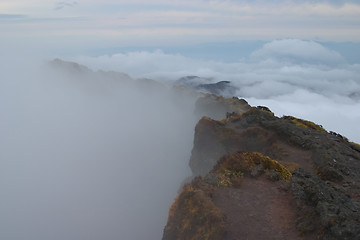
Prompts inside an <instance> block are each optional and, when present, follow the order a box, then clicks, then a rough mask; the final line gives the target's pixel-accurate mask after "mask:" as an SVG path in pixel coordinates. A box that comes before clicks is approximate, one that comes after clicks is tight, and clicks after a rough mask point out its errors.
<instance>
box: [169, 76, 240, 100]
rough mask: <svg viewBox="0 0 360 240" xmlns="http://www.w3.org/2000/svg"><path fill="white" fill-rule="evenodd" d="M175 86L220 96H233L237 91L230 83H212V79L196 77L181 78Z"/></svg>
mask: <svg viewBox="0 0 360 240" xmlns="http://www.w3.org/2000/svg"><path fill="white" fill-rule="evenodd" d="M175 85H176V86H179V85H182V86H186V87H188V88H190V89H193V90H196V91H200V92H204V93H209V94H216V95H222V96H233V95H234V94H235V92H236V90H237V88H236V87H235V86H233V85H232V84H231V82H230V81H219V82H214V79H213V78H204V77H198V76H186V77H182V78H180V79H178V80H177V81H176V82H175Z"/></svg>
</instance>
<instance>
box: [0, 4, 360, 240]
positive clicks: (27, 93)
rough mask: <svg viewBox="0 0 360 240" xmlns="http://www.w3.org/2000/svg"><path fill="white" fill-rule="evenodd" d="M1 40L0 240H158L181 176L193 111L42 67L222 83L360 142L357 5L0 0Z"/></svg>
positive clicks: (158, 97) (184, 174)
mask: <svg viewBox="0 0 360 240" xmlns="http://www.w3.org/2000/svg"><path fill="white" fill-rule="evenodd" d="M0 33H1V34H0V132H1V133H2V134H1V135H0V192H1V193H2V196H5V197H3V199H2V201H1V202H0V212H1V213H2V214H1V215H0V238H1V239H14V240H25V239H26V240H32V239H34V240H35V239H36V240H41V239H44V240H47V239H59V240H62V239H70V240H72V239H73V240H77V239H84V238H86V239H105V240H112V239H129V240H132V239H136V240H141V239H159V238H161V234H162V230H163V227H164V225H165V223H166V218H167V212H168V208H169V206H170V204H171V202H172V201H173V199H174V197H175V195H176V191H177V190H178V187H179V185H180V183H181V181H182V179H184V178H185V177H187V176H188V175H189V169H188V167H187V164H188V160H189V155H190V152H191V147H192V141H193V130H194V126H195V123H196V121H195V120H194V116H193V115H192V113H193V109H192V108H191V106H192V104H190V103H189V102H184V103H183V104H184V106H179V105H178V104H175V103H179V101H178V100H176V101H174V99H173V98H172V97H173V96H168V95H166V94H165V95H162V94H158V95H157V94H155V95H154V94H152V93H151V92H147V91H140V92H139V91H138V90H136V89H131V88H130V89H126V88H122V87H119V85H118V83H116V82H113V81H112V80H111V79H110V80H109V79H102V80H101V81H99V80H100V79H95V80H94V79H92V77H90V81H88V79H89V76H81V77H79V76H74V75H63V74H59V73H58V72H56V73H54V72H53V73H48V72H46V73H45V72H44V71H43V70H42V69H43V68H42V67H43V65H44V63H45V62H46V61H48V60H51V59H53V58H62V59H64V60H68V61H73V62H77V63H80V64H83V65H85V66H87V67H88V68H89V69H91V70H92V71H94V72H96V71H99V70H105V71H117V72H124V73H126V74H128V75H129V76H130V77H131V79H133V80H134V79H139V78H149V79H154V80H157V81H160V82H162V83H164V84H170V85H171V84H173V83H174V82H176V80H177V79H179V78H181V77H184V76H189V75H191V76H194V75H195V76H199V77H202V78H206V79H209V80H208V81H209V83H214V82H217V81H223V80H226V81H230V82H231V85H232V86H233V87H234V88H236V91H235V95H236V96H237V97H240V98H244V99H245V100H247V101H248V102H249V103H250V104H251V105H254V106H257V105H262V106H267V107H269V108H270V109H271V110H272V111H273V112H274V113H275V114H276V115H277V116H280V117H281V116H282V115H293V116H295V117H299V118H303V119H307V120H311V121H314V122H315V123H317V124H321V125H322V126H323V127H324V128H325V129H326V130H328V131H335V132H337V133H340V134H342V135H344V136H346V137H347V138H349V140H350V141H355V142H358V143H360V135H359V130H360V129H359V126H358V123H359V122H360V77H359V76H360V54H359V53H360V3H359V2H358V1H355V0H353V1H335V0H331V1H325V0H324V1H306V0H305V1H300V0H268V1H266V0H254V1H250V0H249V1H235V0H224V1H216V0H214V1H211V0H192V1H190V0H154V1H145V0H132V1H125V0H116V1H115V0H103V1H98V0H77V1H49V0H46V1H45V0H1V1H0ZM129 103H131V104H129ZM180 105H181V104H180ZM164 113H166V114H168V116H167V117H166V118H164V117H163V114H164ZM144 114H145V115H146V124H144V121H143V115H144ZM4 116H5V117H4ZM164 128H165V130H164ZM139 149H141V150H139ZM164 149H165V150H164ZM169 159H170V160H169ZM124 166H125V167H124ZM134 169H135V170H134ZM134 172H135V173H134ZM134 174H135V175H136V177H134ZM94 176H96V177H94ZM144 183H146V184H144ZM134 186H135V187H134ZM154 193H156V194H154ZM149 196H152V197H150V198H149ZM44 226H46V229H47V231H42V229H44ZM2 228H3V229H2ZM139 229H142V230H143V231H139ZM5 230H6V231H5ZM56 237H57V238H56Z"/></svg>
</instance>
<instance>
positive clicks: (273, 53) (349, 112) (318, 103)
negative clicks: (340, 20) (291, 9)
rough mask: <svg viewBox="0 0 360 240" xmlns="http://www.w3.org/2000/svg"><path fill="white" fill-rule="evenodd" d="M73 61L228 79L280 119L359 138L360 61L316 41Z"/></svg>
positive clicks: (165, 77) (164, 76) (167, 76)
mask: <svg viewBox="0 0 360 240" xmlns="http://www.w3.org/2000/svg"><path fill="white" fill-rule="evenodd" d="M209 51H211V49H209ZM234 52H236V49H234ZM71 59H72V60H75V61H77V62H81V63H83V64H86V65H87V66H89V67H91V68H92V69H107V70H114V69H117V70H120V71H123V72H127V73H129V74H131V75H133V76H137V77H148V78H153V79H158V80H161V81H163V82H170V83H171V82H175V81H176V80H177V79H179V78H181V77H183V76H187V75H190V76H193V75H195V76H199V77H202V78H208V79H212V80H211V82H209V83H215V82H218V81H231V84H232V86H233V87H234V88H236V89H237V90H236V93H235V95H236V96H237V97H240V98H245V99H246V100H247V101H248V102H249V103H250V104H251V105H255V106H256V105H266V106H267V107H269V108H270V109H271V110H272V111H274V113H275V114H276V115H277V116H280V117H281V116H282V115H294V116H296V117H299V118H304V119H307V120H310V121H314V122H316V123H317V124H320V125H323V126H324V128H325V129H327V130H328V131H335V132H338V133H340V134H341V135H344V136H346V137H347V138H349V139H350V140H351V141H355V142H360V136H359V131H358V129H359V127H358V123H359V122H360V77H359V76H360V60H359V59H358V60H357V61H355V60H354V59H351V61H348V60H347V58H346V57H344V56H343V55H342V54H341V53H339V52H337V51H335V50H332V49H329V48H327V47H325V45H323V44H321V43H319V42H315V41H306V40H300V39H281V40H274V41H271V42H268V43H266V44H264V45H263V46H262V47H260V48H258V49H255V50H254V51H253V52H252V53H251V54H249V55H247V56H238V60H237V61H232V62H228V61H227V62H223V61H217V60H214V59H212V60H210V59H201V58H189V57H186V56H184V55H181V54H180V53H179V54H168V53H166V52H163V51H162V50H156V51H152V52H148V51H140V52H136V51H134V52H127V53H117V54H113V55H103V56H98V57H88V56H76V57H73V58H71ZM224 95H226V96H229V97H230V95H229V94H228V93H226V92H224Z"/></svg>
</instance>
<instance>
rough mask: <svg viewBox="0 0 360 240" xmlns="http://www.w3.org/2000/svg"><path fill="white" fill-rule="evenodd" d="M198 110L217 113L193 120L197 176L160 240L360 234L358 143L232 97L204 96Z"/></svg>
mask: <svg viewBox="0 0 360 240" xmlns="http://www.w3.org/2000/svg"><path fill="white" fill-rule="evenodd" d="M197 109H198V112H200V113H204V115H210V117H212V118H210V117H202V118H201V119H200V121H199V122H198V124H197V125H196V128H195V137H194V146H193V150H192V154H191V158H190V162H189V165H190V167H191V170H192V173H193V175H194V176H196V177H195V178H194V179H193V180H192V182H190V183H188V184H186V185H185V186H184V187H183V188H182V191H181V192H180V194H179V196H178V197H177V198H176V199H175V201H174V203H173V205H172V206H171V209H170V211H169V218H168V222H167V225H166V227H165V229H164V235H163V240H172V239H229V240H233V239H260V240H261V239H267V240H268V239H274V240H275V239H277V240H281V239H284V240H285V239H305V240H306V239H330V240H331V239H349V240H350V239H360V228H359V226H360V205H359V201H360V147H359V145H358V144H355V143H352V142H349V141H348V140H347V139H346V138H345V137H343V136H341V135H339V134H337V133H334V132H327V131H326V130H325V129H323V128H322V127H321V126H320V125H317V124H315V123H312V122H310V121H306V120H302V119H298V118H295V117H291V116H285V117H282V118H279V117H276V116H274V114H273V113H272V112H271V111H270V110H269V109H268V108H266V107H256V108H254V107H250V106H249V105H248V104H247V103H246V102H245V101H244V100H239V99H235V98H229V99H226V98H222V97H216V96H213V95H206V96H204V97H203V98H200V99H199V100H198V103H197ZM207 111H208V112H209V114H205V113H206V112H207ZM221 115H222V116H223V117H222V119H220V116H221ZM213 118H215V119H217V120H215V119H213Z"/></svg>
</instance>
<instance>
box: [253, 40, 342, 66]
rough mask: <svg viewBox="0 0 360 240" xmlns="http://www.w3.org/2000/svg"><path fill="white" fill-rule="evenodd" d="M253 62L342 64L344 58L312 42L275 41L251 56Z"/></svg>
mask: <svg viewBox="0 0 360 240" xmlns="http://www.w3.org/2000/svg"><path fill="white" fill-rule="evenodd" d="M251 56H252V57H253V58H255V60H258V61H263V60H264V59H274V60H276V61H278V62H285V63H288V62H290V63H298V64H301V63H305V64H325V65H329V64H331V65H332V64H343V63H345V60H344V58H343V57H342V56H341V55H340V54H339V53H337V52H335V51H331V50H329V49H326V48H325V47H323V46H322V45H321V44H319V43H316V42H313V41H302V40H299V39H285V40H277V41H273V42H270V43H268V44H265V45H264V47H263V48H262V49H260V50H258V51H255V52H254V53H253V54H252V55H251Z"/></svg>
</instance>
